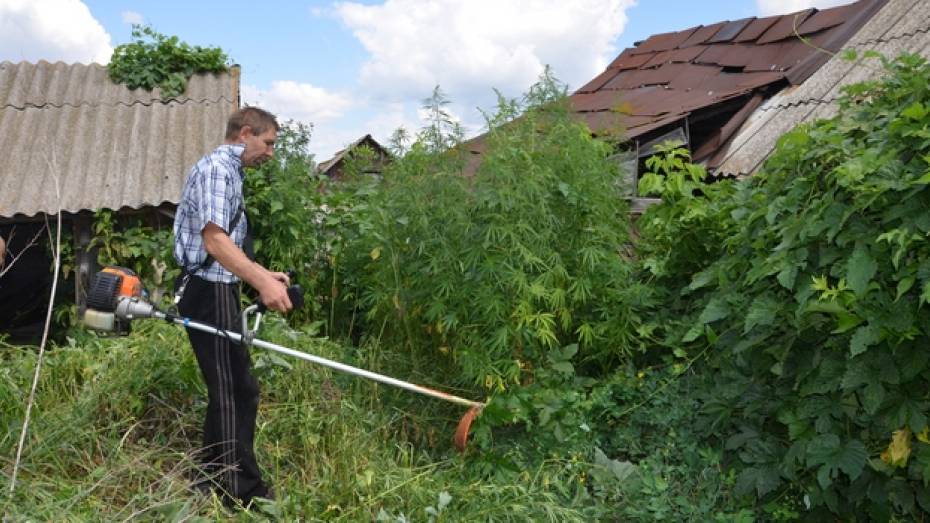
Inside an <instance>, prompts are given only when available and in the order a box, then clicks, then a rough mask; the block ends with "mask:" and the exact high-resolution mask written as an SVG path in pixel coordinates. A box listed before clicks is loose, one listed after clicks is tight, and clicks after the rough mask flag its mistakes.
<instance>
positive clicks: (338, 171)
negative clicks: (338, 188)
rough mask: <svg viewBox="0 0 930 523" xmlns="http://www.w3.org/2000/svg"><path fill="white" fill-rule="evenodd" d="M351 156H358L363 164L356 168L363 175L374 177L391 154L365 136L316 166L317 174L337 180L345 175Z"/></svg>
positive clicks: (381, 170) (379, 173)
mask: <svg viewBox="0 0 930 523" xmlns="http://www.w3.org/2000/svg"><path fill="white" fill-rule="evenodd" d="M362 151H365V152H362ZM369 155H370V158H369V157H368V156H369ZM353 156H358V157H359V160H361V161H362V162H363V164H362V165H359V166H358V168H359V169H361V171H362V173H363V174H371V175H374V176H381V173H382V172H383V170H384V166H385V164H387V162H389V161H390V160H391V153H390V152H389V151H388V150H387V149H386V148H385V147H384V146H383V145H381V144H380V143H378V141H377V140H375V139H374V138H372V137H371V135H370V134H366V135H365V136H363V137H361V138H359V139H358V140H355V141H354V142H352V143H350V144H349V145H348V146H346V147H345V148H344V149H342V150H340V151H338V152H336V154H335V155H333V157H332V158H330V159H329V160H326V161H325V162H320V163H319V164H318V165H317V172H318V173H319V174H321V175H323V176H326V177H327V178H331V179H333V180H339V179H341V178H342V177H343V176H344V175H345V173H346V170H347V167H349V164H350V163H351V161H352V158H353ZM362 156H364V157H362Z"/></svg>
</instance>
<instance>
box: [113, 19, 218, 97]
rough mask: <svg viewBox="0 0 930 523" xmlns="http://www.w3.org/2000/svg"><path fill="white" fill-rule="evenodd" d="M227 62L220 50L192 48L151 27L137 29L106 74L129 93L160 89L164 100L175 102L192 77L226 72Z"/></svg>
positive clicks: (119, 47)
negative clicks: (122, 84) (131, 90)
mask: <svg viewBox="0 0 930 523" xmlns="http://www.w3.org/2000/svg"><path fill="white" fill-rule="evenodd" d="M227 60H228V57H227V56H226V53H224V52H223V50H222V49H220V48H218V47H200V46H199V45H195V46H191V45H189V44H187V43H186V42H182V41H180V40H179V39H178V37H176V36H166V35H164V34H161V33H159V32H157V31H155V30H154V29H152V28H151V27H149V26H141V25H134V26H133V27H132V42H130V43H128V44H122V45H119V46H117V47H116V49H114V50H113V56H112V57H111V58H110V63H109V64H107V70H108V71H109V73H110V78H111V79H112V80H113V81H114V82H117V83H124V84H126V86H127V87H129V88H130V89H138V88H140V87H141V88H143V89H148V90H152V89H154V88H156V87H159V88H161V94H162V96H163V97H165V98H172V97H176V96H179V95H181V94H183V93H184V89H185V88H186V87H187V80H188V79H189V78H190V77H191V76H192V75H194V74H197V73H219V72H223V71H226V69H227V67H226V63H227Z"/></svg>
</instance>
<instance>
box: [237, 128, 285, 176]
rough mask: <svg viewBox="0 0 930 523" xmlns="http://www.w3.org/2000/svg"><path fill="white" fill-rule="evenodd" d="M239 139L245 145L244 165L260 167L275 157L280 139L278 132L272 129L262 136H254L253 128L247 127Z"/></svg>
mask: <svg viewBox="0 0 930 523" xmlns="http://www.w3.org/2000/svg"><path fill="white" fill-rule="evenodd" d="M239 138H240V139H241V140H242V143H244V144H245V151H242V165H243V166H244V167H258V166H259V165H261V164H263V163H265V162H267V161H268V160H270V159H271V157H272V156H274V143H275V140H277V139H278V132H277V131H275V130H274V129H273V128H272V129H268V130H267V131H265V132H264V133H262V134H253V133H252V128H251V127H249V126H245V127H243V128H242V132H241V133H240V134H239Z"/></svg>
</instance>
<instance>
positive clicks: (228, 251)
mask: <svg viewBox="0 0 930 523" xmlns="http://www.w3.org/2000/svg"><path fill="white" fill-rule="evenodd" d="M201 234H203V246H204V248H205V249H206V250H207V253H209V254H210V255H211V256H213V258H215V259H216V261H218V262H219V263H220V265H222V266H223V267H225V268H226V270H228V271H229V272H231V273H233V274H235V275H236V276H238V277H239V278H241V279H242V281H244V282H246V283H248V284H249V285H251V286H252V287H253V288H254V289H255V290H257V291H258V293H259V295H260V296H261V300H262V303H264V304H265V305H266V306H267V307H268V308H269V309H272V310H276V311H278V312H287V311H289V310H290V309H291V307H292V305H291V300H290V299H289V298H288V297H287V284H288V283H289V281H288V277H287V275H286V274H284V273H280V272H271V271H269V270H268V269H266V268H264V267H262V266H261V265H259V264H257V263H255V262H253V261H252V260H250V259H249V258H248V257H247V256H246V255H245V253H244V252H242V249H240V248H239V247H238V246H236V244H235V243H233V241H232V239H230V237H229V235H227V234H226V231H224V230H223V229H222V228H220V226H219V225H217V224H215V223H213V222H207V225H206V226H205V227H204V228H203V231H202V233H201Z"/></svg>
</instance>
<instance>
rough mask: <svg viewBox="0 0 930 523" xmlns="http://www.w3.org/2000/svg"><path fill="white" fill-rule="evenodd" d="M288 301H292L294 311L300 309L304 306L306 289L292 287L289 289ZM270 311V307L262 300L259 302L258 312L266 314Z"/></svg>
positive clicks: (297, 286) (295, 285)
mask: <svg viewBox="0 0 930 523" xmlns="http://www.w3.org/2000/svg"><path fill="white" fill-rule="evenodd" d="M287 299H289V300H291V306H292V307H293V309H292V310H296V309H299V308H301V307H303V306H304V289H303V287H301V286H300V285H298V284H296V283H295V284H294V285H291V286H290V287H288V288H287ZM267 310H268V306H267V305H265V304H264V303H262V301H261V300H259V301H258V312H261V313H264V312H266V311H267Z"/></svg>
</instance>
